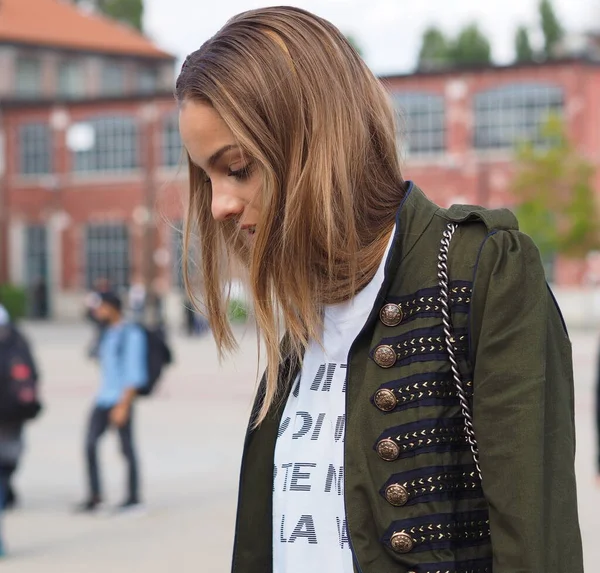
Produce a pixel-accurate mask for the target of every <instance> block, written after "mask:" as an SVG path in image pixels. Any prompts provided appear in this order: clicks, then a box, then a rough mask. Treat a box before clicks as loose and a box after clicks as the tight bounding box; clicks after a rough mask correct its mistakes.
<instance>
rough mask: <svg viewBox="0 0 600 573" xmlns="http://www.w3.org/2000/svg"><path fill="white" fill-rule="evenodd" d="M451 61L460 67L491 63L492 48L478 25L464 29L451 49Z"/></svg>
mask: <svg viewBox="0 0 600 573" xmlns="http://www.w3.org/2000/svg"><path fill="white" fill-rule="evenodd" d="M450 59H451V62H452V63H453V64H455V65H458V66H462V65H473V64H490V63H491V61H492V48H491V46H490V43H489V41H488V39H487V38H486V37H485V36H484V35H483V33H482V32H481V30H480V29H479V27H478V26H477V24H475V23H473V24H469V25H468V26H467V27H466V28H463V30H462V31H461V32H460V34H459V35H458V37H457V38H456V40H455V41H454V42H453V44H452V46H451V48H450Z"/></svg>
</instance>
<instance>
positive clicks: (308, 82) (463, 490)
mask: <svg viewBox="0 0 600 573" xmlns="http://www.w3.org/2000/svg"><path fill="white" fill-rule="evenodd" d="M177 98H178V101H179V103H180V131H181V135H182V138H183V142H184V144H185V147H186V150H187V153H188V159H189V175H190V199H189V213H188V221H189V222H188V226H190V225H193V226H197V230H198V232H199V233H200V237H201V246H202V253H201V256H202V268H203V274H204V280H205V289H204V290H205V293H204V295H205V302H206V306H207V309H208V314H209V319H210V323H211V327H212V329H213V332H214V336H215V339H216V341H217V343H218V345H219V347H220V348H221V350H222V351H227V350H230V349H232V348H233V347H234V339H233V336H232V333H231V330H230V328H229V326H228V324H227V322H226V318H225V317H226V311H225V309H226V301H225V300H224V297H225V295H224V294H223V293H224V292H226V289H225V288H224V284H225V283H226V282H227V281H228V278H229V274H230V267H234V266H235V267H240V266H241V268H243V269H245V271H246V272H247V282H248V286H249V290H250V292H251V294H252V298H253V302H254V307H255V314H256V321H257V324H258V327H259V330H260V334H261V336H262V338H263V340H264V343H265V347H266V353H267V357H268V367H267V371H266V374H265V377H264V379H263V381H262V383H261V386H260V389H259V392H258V396H257V399H256V403H255V407H254V411H253V415H252V419H251V422H250V426H249V429H248V433H247V437H246V443H245V451H244V460H243V462H242V471H241V481H240V494H239V495H240V497H239V504H238V516H237V525H236V539H235V547H234V557H233V571H234V572H235V573H265V572H269V571H273V572H276V573H292V572H306V571H327V572H328V573H333V572H335V573H350V572H352V571H358V572H362V573H392V572H394V573H408V572H415V573H431V572H434V571H435V572H438V571H444V572H446V571H452V572H456V573H458V572H461V573H466V572H469V573H484V572H485V573H490V572H491V571H492V570H493V572H494V573H516V572H519V573H534V572H535V573H559V572H560V573H563V572H565V571H570V572H577V573H580V572H581V571H583V569H582V556H581V542H580V534H579V527H578V520H577V503H576V493H575V477H574V470H573V458H574V435H575V432H574V426H573V381H572V368H571V361H570V360H571V359H570V343H569V340H568V336H567V333H566V331H565V329H564V326H563V323H562V320H561V317H560V313H559V311H558V309H557V307H556V305H555V303H554V300H553V298H552V296H551V294H550V292H549V290H548V288H547V286H546V283H545V280H544V273H543V269H542V266H541V264H540V258H539V254H538V252H537V250H536V248H535V246H534V245H533V243H532V241H531V240H530V239H529V238H528V237H526V236H524V235H523V234H521V233H519V232H518V231H517V225H516V221H515V219H514V217H513V216H512V215H511V214H510V213H509V212H507V211H504V210H502V211H486V210H483V209H478V208H472V207H460V206H459V207H453V208H451V209H449V210H443V209H440V208H438V207H437V206H435V205H434V204H432V203H431V202H429V201H428V200H427V199H426V197H425V196H424V194H423V193H422V192H421V191H420V190H419V189H418V188H417V187H416V186H415V185H414V184H412V183H409V182H405V181H404V180H403V178H402V175H401V171H400V167H399V163H398V153H397V149H396V145H395V129H394V120H393V113H392V111H391V108H390V105H389V102H388V97H387V95H386V94H385V92H384V90H383V89H382V87H381V85H380V84H379V82H378V81H377V80H376V79H375V78H374V77H373V75H372V74H371V73H370V71H369V70H368V69H367V67H366V66H365V64H364V63H363V62H362V61H361V59H360V58H359V56H358V55H357V53H356V52H355V51H354V50H353V48H352V47H351V46H350V44H349V43H348V42H347V41H346V40H345V38H344V37H343V36H342V35H341V34H340V33H339V31H338V30H337V29H335V28H334V27H333V26H332V25H331V24H329V23H328V22H326V21H324V20H322V19H320V18H317V17H316V16H313V15H311V14H309V13H307V12H304V11H302V10H299V9H295V8H266V9H261V10H256V11H251V12H246V13H244V14H240V15H239V16H237V17H235V18H233V19H232V20H231V21H229V22H228V23H227V24H226V25H225V27H224V28H223V29H222V30H221V31H220V32H218V33H217V34H216V35H215V36H214V37H213V38H212V39H211V40H209V41H208V42H206V43H205V44H204V45H203V46H202V47H201V48H200V50H198V51H197V52H194V53H193V54H191V55H190V56H189V57H188V58H187V60H186V62H185V63H184V65H183V68H182V71H181V74H180V76H179V79H178V81H177ZM449 224H458V229H456V228H455V227H454V226H451V227H448V225H449ZM445 232H446V233H447V235H446V240H445V242H444V244H445V245H446V246H447V243H448V242H450V245H451V246H450V253H449V259H448V260H447V257H446V253H445V251H444V250H443V249H442V247H441V245H442V237H443V234H444V233H445ZM451 235H453V238H451V239H450V236H451ZM189 237H190V229H189V228H188V229H187V241H188V242H189ZM188 250H189V249H188V248H185V249H184V252H188ZM440 252H441V256H440V259H439V260H438V256H439V253H440ZM224 254H225V255H227V256H223V255H224ZM184 268H187V265H186V264H184ZM448 272H449V284H446V281H445V278H444V277H445V276H446V274H447V273H448ZM190 286H191V285H189V281H188V288H190ZM446 287H447V290H448V295H449V305H450V307H451V309H452V312H451V314H450V315H449V316H446V317H445V315H444V312H443V310H444V308H443V302H445V298H444V296H443V294H444V292H445V289H446ZM450 322H451V323H452V324H451V325H450V324H449V323H450ZM283 332H284V333H285V336H283V342H282V343H281V344H280V342H279V341H280V336H281V335H282V333H283ZM449 358H452V361H453V363H454V364H455V368H454V371H453V369H452V363H451V361H450V360H449ZM457 379H459V380H458V381H457ZM460 379H462V382H460ZM459 383H460V384H461V393H462V394H465V395H464V396H463V398H464V399H463V400H462V404H461V400H459V390H458V386H457V384H459ZM471 414H472V415H473V416H474V433H475V437H474V438H473V436H472V435H471V434H472V429H473V428H472V426H471V425H470V424H466V423H465V420H467V419H469V418H470V416H471ZM471 441H472V442H473V444H472V447H471V444H470V442H471ZM472 450H473V451H472ZM479 468H480V469H481V472H482V476H483V477H482V481H481V480H480V478H479Z"/></svg>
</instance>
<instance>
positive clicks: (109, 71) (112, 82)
mask: <svg viewBox="0 0 600 573" xmlns="http://www.w3.org/2000/svg"><path fill="white" fill-rule="evenodd" d="M101 89H102V93H103V94H104V95H109V96H111V95H122V94H124V93H125V70H124V68H123V65H122V63H121V62H118V61H113V60H105V61H104V63H103V66H102V88H101Z"/></svg>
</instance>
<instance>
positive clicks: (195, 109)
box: [179, 100, 236, 164]
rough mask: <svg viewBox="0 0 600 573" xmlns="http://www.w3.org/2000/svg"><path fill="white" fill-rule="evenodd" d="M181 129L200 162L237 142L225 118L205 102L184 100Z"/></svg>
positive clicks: (194, 156) (189, 151) (196, 160)
mask: <svg viewBox="0 0 600 573" xmlns="http://www.w3.org/2000/svg"><path fill="white" fill-rule="evenodd" d="M179 131H180V133H181V139H182V140H183V144H184V145H185V147H186V149H187V150H188V153H189V154H190V155H191V156H192V159H193V160H194V162H196V163H198V164H203V163H205V162H206V161H207V160H208V158H209V157H210V156H211V155H212V154H213V153H214V152H215V151H217V150H219V149H220V148H222V147H223V146H225V145H234V144H235V143H236V142H235V138H234V137H233V133H231V130H230V129H229V128H228V127H227V124H226V123H225V122H224V121H223V118H222V117H221V116H220V115H219V114H218V113H217V112H216V111H215V109H214V108H213V107H212V106H211V105H210V104H207V103H204V102H197V101H191V100H186V101H184V102H183V104H182V106H181V109H180V110H179Z"/></svg>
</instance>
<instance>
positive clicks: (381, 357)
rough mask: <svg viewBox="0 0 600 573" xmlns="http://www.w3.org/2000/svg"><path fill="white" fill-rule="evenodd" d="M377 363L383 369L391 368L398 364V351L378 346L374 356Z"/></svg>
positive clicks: (385, 346)
mask: <svg viewBox="0 0 600 573" xmlns="http://www.w3.org/2000/svg"><path fill="white" fill-rule="evenodd" d="M373 358H374V360H375V363H376V364H377V365H378V366H381V367H382V368H391V367H392V366H393V365H394V364H396V359H397V357H396V351H395V350H394V349H393V348H392V347H391V346H387V345H382V346H378V347H377V348H376V349H375V353H374V354H373Z"/></svg>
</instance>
